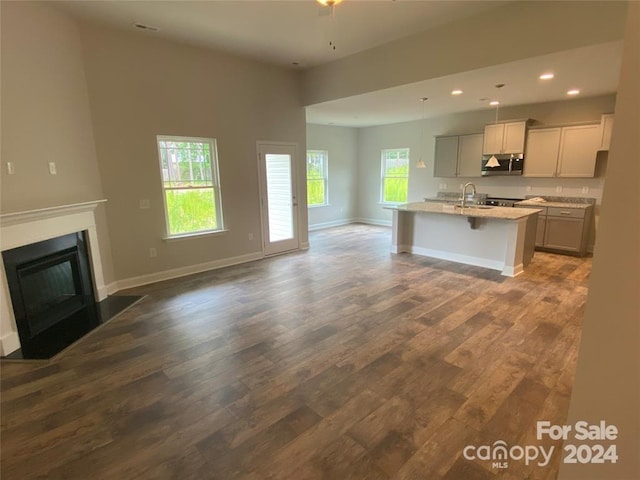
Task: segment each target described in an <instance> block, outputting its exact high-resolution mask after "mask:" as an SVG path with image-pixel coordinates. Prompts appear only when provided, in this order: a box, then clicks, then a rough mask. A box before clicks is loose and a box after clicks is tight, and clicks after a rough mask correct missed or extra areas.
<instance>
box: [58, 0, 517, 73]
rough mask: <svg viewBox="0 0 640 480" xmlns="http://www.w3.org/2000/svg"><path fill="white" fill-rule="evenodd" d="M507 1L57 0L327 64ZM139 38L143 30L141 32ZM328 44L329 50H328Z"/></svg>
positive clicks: (127, 25)
mask: <svg viewBox="0 0 640 480" xmlns="http://www.w3.org/2000/svg"><path fill="white" fill-rule="evenodd" d="M508 1H514V0H500V1H497V0H492V1H488V0H476V1H468V0H467V1H455V0H444V1H443V0H429V1H425V0H402V1H393V0H345V1H344V2H342V3H341V4H339V5H337V6H336V7H335V10H334V14H333V15H330V14H329V12H330V9H329V8H328V7H323V6H321V5H320V4H318V3H317V2H316V0H257V1H256V0H231V1H229V0H227V1H225V0H208V1H189V0H173V1H157V0H156V1H148V0H147V1H144V0H143V1H137V0H131V1H129V0H127V1H118V0H104V1H94V0H59V1H57V2H55V3H56V4H58V5H59V6H61V7H62V8H63V9H65V10H67V11H68V12H70V13H71V14H73V15H75V16H77V17H80V18H85V19H89V20H91V21H94V22H98V23H101V24H105V25H110V26H112V27H116V28H121V29H129V30H134V28H133V26H132V25H133V24H134V23H136V22H139V23H143V24H146V25H151V26H155V27H158V28H160V31H159V32H155V33H151V32H147V33H146V34H147V35H154V36H158V37H162V38H169V39H174V40H180V41H183V42H186V43H190V44H193V45H199V46H202V47H209V48H216V49H221V50H226V51H229V52H233V53H235V54H240V55H244V56H248V57H251V58H254V59H257V60H260V61H264V62H269V63H275V64H279V65H286V66H290V67H291V65H292V62H298V63H299V66H298V67H297V68H305V67H310V66H314V65H319V64H322V63H326V62H330V61H332V60H336V59H338V58H342V57H345V56H348V55H353V54H354V53H357V52H360V51H363V50H366V49H368V48H372V47H375V46H378V45H382V44H384V43H388V42H390V41H392V40H397V39H399V38H403V37H406V36H409V35H412V34H414V33H418V32H421V31H424V30H427V29H429V28H433V27H435V26H437V25H442V24H445V23H448V22H451V21H453V20H456V19H461V18H464V17H468V16H472V15H475V14H477V13H480V12H481V11H484V10H487V9H489V8H493V7H496V6H499V5H503V4H505V3H507V2H508ZM141 33H143V32H141ZM329 41H332V43H333V44H335V45H336V49H335V50H333V48H332V47H331V46H330V45H329Z"/></svg>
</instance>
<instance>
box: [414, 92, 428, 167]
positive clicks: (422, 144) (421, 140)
mask: <svg viewBox="0 0 640 480" xmlns="http://www.w3.org/2000/svg"><path fill="white" fill-rule="evenodd" d="M427 100H429V98H428V97H422V98H421V99H420V103H422V120H421V121H420V125H419V127H418V128H420V158H419V160H418V162H417V163H416V168H427V164H426V163H425V162H424V160H423V159H422V153H423V152H424V125H423V123H424V102H426V101H427Z"/></svg>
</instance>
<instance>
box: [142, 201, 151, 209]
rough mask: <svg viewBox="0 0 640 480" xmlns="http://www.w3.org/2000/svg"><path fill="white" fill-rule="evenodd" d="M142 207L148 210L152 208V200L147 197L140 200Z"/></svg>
mask: <svg viewBox="0 0 640 480" xmlns="http://www.w3.org/2000/svg"><path fill="white" fill-rule="evenodd" d="M140 208H141V209H142V210H146V209H147V208H151V202H150V201H149V200H147V199H143V200H140Z"/></svg>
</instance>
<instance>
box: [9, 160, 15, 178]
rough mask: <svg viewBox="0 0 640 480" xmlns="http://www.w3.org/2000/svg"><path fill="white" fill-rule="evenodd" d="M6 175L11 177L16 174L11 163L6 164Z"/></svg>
mask: <svg viewBox="0 0 640 480" xmlns="http://www.w3.org/2000/svg"><path fill="white" fill-rule="evenodd" d="M7 173H8V174H9V175H13V174H14V173H16V169H15V167H14V166H13V162H7Z"/></svg>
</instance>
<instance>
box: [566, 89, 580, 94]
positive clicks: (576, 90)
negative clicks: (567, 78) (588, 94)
mask: <svg viewBox="0 0 640 480" xmlns="http://www.w3.org/2000/svg"><path fill="white" fill-rule="evenodd" d="M579 93H580V90H578V89H577V88H572V89H571V90H569V91H568V92H567V95H578V94H579Z"/></svg>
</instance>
